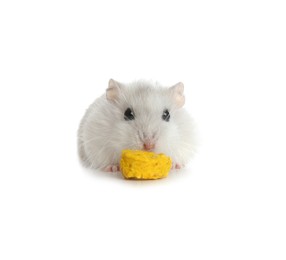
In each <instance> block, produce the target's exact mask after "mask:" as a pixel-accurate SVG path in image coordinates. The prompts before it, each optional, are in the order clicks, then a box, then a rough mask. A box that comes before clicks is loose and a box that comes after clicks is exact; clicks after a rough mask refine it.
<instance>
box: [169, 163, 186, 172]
mask: <svg viewBox="0 0 286 260" xmlns="http://www.w3.org/2000/svg"><path fill="white" fill-rule="evenodd" d="M183 167H184V165H181V164H179V163H175V162H174V163H173V164H172V170H180V169H182V168H183Z"/></svg>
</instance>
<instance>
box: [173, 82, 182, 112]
mask: <svg viewBox="0 0 286 260" xmlns="http://www.w3.org/2000/svg"><path fill="white" fill-rule="evenodd" d="M170 90H171V91H172V97H173V100H174V102H175V103H176V106H177V108H181V107H182V106H183V105H184V104H185V96H184V84H183V83H182V82H179V83H177V84H176V85H174V86H173V87H171V88H170Z"/></svg>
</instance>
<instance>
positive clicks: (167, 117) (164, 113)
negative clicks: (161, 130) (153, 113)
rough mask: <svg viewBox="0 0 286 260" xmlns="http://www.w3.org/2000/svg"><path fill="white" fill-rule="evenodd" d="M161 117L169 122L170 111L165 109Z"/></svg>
mask: <svg viewBox="0 0 286 260" xmlns="http://www.w3.org/2000/svg"><path fill="white" fill-rule="evenodd" d="M162 119H163V120H164V121H166V122H169V120H170V113H169V110H168V109H165V110H164V112H163V115H162Z"/></svg>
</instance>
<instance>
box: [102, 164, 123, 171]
mask: <svg viewBox="0 0 286 260" xmlns="http://www.w3.org/2000/svg"><path fill="white" fill-rule="evenodd" d="M104 171H105V172H119V171H120V168H119V165H108V166H107V167H106V168H105V169H104Z"/></svg>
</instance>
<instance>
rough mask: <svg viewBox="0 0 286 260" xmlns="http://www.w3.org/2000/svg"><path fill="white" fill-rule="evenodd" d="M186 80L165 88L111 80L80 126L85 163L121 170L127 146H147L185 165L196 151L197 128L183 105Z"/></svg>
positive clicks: (81, 147) (176, 165)
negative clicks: (195, 128)
mask: <svg viewBox="0 0 286 260" xmlns="http://www.w3.org/2000/svg"><path fill="white" fill-rule="evenodd" d="M184 103H185V97H184V85H183V83H181V82H180V83H177V84H176V85H174V86H172V87H168V88H166V87H162V86H160V85H159V84H158V83H151V82H147V81H136V82H133V83H130V84H122V83H119V82H117V81H115V80H113V79H110V81H109V85H108V88H107V90H106V93H105V94H104V95H102V96H101V97H99V98H97V99H96V100H95V101H94V103H93V104H91V106H90V107H89V108H88V109H87V111H86V113H85V115H84V117H83V119H82V120H81V123H80V127H79V129H78V152H79V156H80V159H81V161H82V162H83V164H84V165H85V166H88V167H91V168H95V169H100V170H104V171H111V172H112V171H118V170H119V162H120V157H121V152H122V150H124V149H134V150H147V151H154V152H156V153H164V154H166V155H168V156H170V157H171V159H172V162H173V168H176V169H179V168H181V167H183V166H184V165H185V164H186V163H187V162H188V161H189V159H190V157H191V155H192V154H193V152H194V148H195V147H194V127H193V122H192V119H191V117H190V115H189V114H188V113H187V111H186V110H185V109H184V108H182V107H183V105H184Z"/></svg>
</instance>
